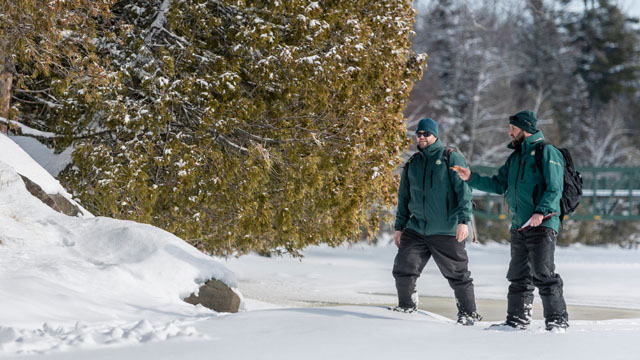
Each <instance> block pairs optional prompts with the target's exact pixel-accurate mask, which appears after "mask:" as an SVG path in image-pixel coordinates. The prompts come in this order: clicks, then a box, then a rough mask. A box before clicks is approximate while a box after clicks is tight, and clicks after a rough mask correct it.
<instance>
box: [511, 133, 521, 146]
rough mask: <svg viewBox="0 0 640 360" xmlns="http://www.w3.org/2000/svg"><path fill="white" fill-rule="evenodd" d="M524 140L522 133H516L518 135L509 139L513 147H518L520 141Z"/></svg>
mask: <svg viewBox="0 0 640 360" xmlns="http://www.w3.org/2000/svg"><path fill="white" fill-rule="evenodd" d="M523 141H524V134H523V133H520V134H518V136H517V137H516V138H515V139H511V144H512V145H513V146H514V147H515V148H519V147H520V145H522V142H523Z"/></svg>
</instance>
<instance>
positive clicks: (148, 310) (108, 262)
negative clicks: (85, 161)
mask: <svg viewBox="0 0 640 360" xmlns="http://www.w3.org/2000/svg"><path fill="white" fill-rule="evenodd" d="M18 173H20V174H22V175H24V176H26V177H28V178H30V179H31V180H32V181H34V182H36V183H37V184H39V185H40V186H41V187H42V188H43V189H45V191H46V192H48V193H59V194H63V195H65V196H67V197H68V198H70V196H69V194H68V193H67V192H66V191H65V190H64V189H63V188H62V187H61V186H60V184H59V183H58V182H57V181H56V180H55V179H54V178H53V177H51V175H50V174H49V173H47V172H46V171H45V170H44V169H42V168H41V167H40V166H39V165H38V164H36V163H35V161H33V160H32V159H31V158H30V157H29V156H28V155H27V154H26V153H25V152H24V151H22V150H21V149H20V148H19V147H17V146H16V145H15V143H13V142H12V141H11V140H10V139H8V138H7V137H6V136H4V135H0V229H1V230H0V242H1V244H0V284H1V286H0V350H5V351H9V352H12V353H16V352H18V353H21V352H26V353H29V352H34V351H35V352H37V351H45V350H49V349H64V348H65V346H71V345H83V344H84V345H92V344H96V343H100V344H111V343H120V342H122V343H132V342H146V341H150V340H158V339H167V338H170V337H175V336H194V335H195V334H196V333H197V332H196V331H195V330H194V329H193V328H190V327H188V326H187V327H186V328H181V322H183V321H186V319H192V318H194V317H196V318H197V317H202V316H217V314H216V313H215V312H213V311H211V310H209V309H206V308H204V307H202V306H193V305H190V304H187V303H185V302H184V301H183V300H182V299H183V298H185V297H187V296H188V295H189V294H190V293H192V292H197V290H198V288H199V287H200V286H201V285H203V284H204V282H205V281H206V280H208V279H210V278H215V279H218V280H220V281H222V282H224V283H225V284H227V285H228V286H229V287H231V288H232V289H234V291H236V292H237V285H236V280H235V276H234V274H233V273H232V272H231V271H229V270H228V269H227V268H226V267H225V266H224V265H222V264H220V263H219V262H217V261H216V260H214V259H212V258H211V257H209V256H207V255H204V254H202V253H201V252H199V251H198V250H197V249H195V248H194V247H192V246H190V245H188V244H187V243H185V242H184V241H182V240H181V239H179V238H177V237H176V236H174V235H172V234H170V233H168V232H166V231H163V230H161V229H158V228H155V227H153V226H150V225H144V224H139V223H135V222H131V221H122V220H115V219H110V218H104V217H86V218H76V217H70V216H66V215H63V214H60V213H58V212H56V211H54V210H52V209H51V208H49V207H48V206H46V205H45V204H44V203H42V202H41V201H40V200H38V199H37V198H35V197H33V196H32V195H31V194H30V193H29V192H28V191H27V190H26V188H25V185H24V183H23V181H22V179H21V177H20V176H19V174H18Z"/></svg>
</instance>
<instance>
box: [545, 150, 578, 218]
mask: <svg viewBox="0 0 640 360" xmlns="http://www.w3.org/2000/svg"><path fill="white" fill-rule="evenodd" d="M547 145H551V144H549V143H548V142H546V141H542V142H540V143H539V144H538V145H537V146H536V155H535V157H536V159H535V161H536V166H537V167H538V169H540V172H542V151H543V150H544V147H545V146H547ZM552 146H553V145H552ZM557 149H558V150H560V152H561V153H562V157H563V158H564V188H563V190H562V198H561V199H560V221H562V220H563V219H564V216H565V215H567V214H571V213H572V212H574V211H576V208H577V207H578V205H580V199H581V198H582V175H580V173H579V172H578V171H576V168H575V167H574V166H573V159H572V158H571V154H570V153H569V149H566V148H557Z"/></svg>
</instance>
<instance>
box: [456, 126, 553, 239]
mask: <svg viewBox="0 0 640 360" xmlns="http://www.w3.org/2000/svg"><path fill="white" fill-rule="evenodd" d="M541 141H544V136H543V135H542V131H539V130H538V131H537V132H536V133H535V134H532V135H531V136H529V137H528V138H527V139H525V141H524V142H523V143H522V145H521V146H520V147H519V148H518V149H516V148H515V147H514V146H513V145H512V144H511V143H510V144H509V146H508V147H509V148H510V149H514V151H513V153H512V154H511V155H510V156H509V158H508V159H507V161H506V162H505V164H504V165H503V166H502V167H501V168H500V169H499V170H498V174H497V175H495V176H493V177H487V176H480V175H478V174H476V173H472V174H471V178H470V179H469V182H468V183H469V185H470V186H471V187H473V188H476V189H478V190H482V191H486V192H490V193H496V194H505V193H506V200H507V204H509V208H510V209H511V214H512V218H511V229H519V228H520V227H522V225H524V224H525V223H526V222H527V220H529V219H530V218H531V216H532V215H533V214H534V213H541V214H543V215H547V214H551V213H553V212H557V213H558V215H555V216H552V217H550V218H549V219H547V220H545V221H543V222H542V224H541V226H545V227H548V228H551V229H553V230H555V231H556V232H557V231H558V227H559V225H560V216H559V214H560V198H561V197H562V190H563V189H562V188H563V186H564V158H563V157H562V153H561V152H560V151H559V150H558V149H556V148H555V147H554V146H552V145H547V146H545V147H544V150H543V153H542V167H543V171H542V173H540V169H539V168H538V167H537V166H536V163H535V150H536V145H537V144H538V143H539V142H541Z"/></svg>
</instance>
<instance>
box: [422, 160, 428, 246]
mask: <svg viewBox="0 0 640 360" xmlns="http://www.w3.org/2000/svg"><path fill="white" fill-rule="evenodd" d="M428 164H429V158H428V157H427V156H426V155H425V162H424V173H423V174H422V211H423V212H424V224H425V225H424V231H423V233H424V235H425V236H426V235H427V192H426V191H425V189H424V187H425V185H426V184H425V182H426V181H427V165H428Z"/></svg>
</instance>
